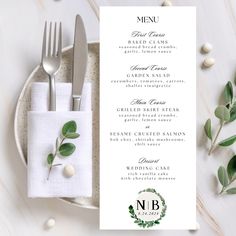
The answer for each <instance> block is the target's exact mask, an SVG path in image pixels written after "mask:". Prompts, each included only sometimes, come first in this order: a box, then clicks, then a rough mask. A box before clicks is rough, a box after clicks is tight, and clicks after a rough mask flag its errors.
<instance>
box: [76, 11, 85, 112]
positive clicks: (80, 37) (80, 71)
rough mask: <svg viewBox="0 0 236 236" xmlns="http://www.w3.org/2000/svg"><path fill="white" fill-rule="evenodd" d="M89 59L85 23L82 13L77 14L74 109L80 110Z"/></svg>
mask: <svg viewBox="0 0 236 236" xmlns="http://www.w3.org/2000/svg"><path fill="white" fill-rule="evenodd" d="M87 60H88V44H87V38H86V32H85V28H84V23H83V20H82V18H81V16H80V15H77V16H76V22H75V35H74V50H73V74H72V111H79V110H80V103H81V95H82V89H83V85H84V79H85V73H86V68H87Z"/></svg>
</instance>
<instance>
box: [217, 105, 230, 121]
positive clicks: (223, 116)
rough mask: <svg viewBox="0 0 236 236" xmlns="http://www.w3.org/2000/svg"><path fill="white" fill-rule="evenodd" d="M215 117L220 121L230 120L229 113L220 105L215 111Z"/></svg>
mask: <svg viewBox="0 0 236 236" xmlns="http://www.w3.org/2000/svg"><path fill="white" fill-rule="evenodd" d="M215 116H216V117H217V118H219V119H220V120H221V121H229V120H230V112H229V109H227V108H226V107H225V106H223V105H220V106H218V107H217V108H216V109H215Z"/></svg>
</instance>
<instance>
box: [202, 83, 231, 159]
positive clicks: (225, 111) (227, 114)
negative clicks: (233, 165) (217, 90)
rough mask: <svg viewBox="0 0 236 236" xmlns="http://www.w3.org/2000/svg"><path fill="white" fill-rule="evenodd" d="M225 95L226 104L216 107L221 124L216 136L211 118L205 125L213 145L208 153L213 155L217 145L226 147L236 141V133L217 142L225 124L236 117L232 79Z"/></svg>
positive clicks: (216, 113) (226, 87) (224, 92)
mask: <svg viewBox="0 0 236 236" xmlns="http://www.w3.org/2000/svg"><path fill="white" fill-rule="evenodd" d="M223 95H224V101H225V104H224V105H219V106H218V107H217V108H216V109H215V116H216V117H217V118H218V119H219V121H220V124H219V128H218V130H217V132H216V134H215V136H214V138H213V135H212V127H211V119H208V120H207V121H206V123H205V125H204V131H205V134H206V136H207V137H208V138H209V139H210V140H211V146H210V148H209V152H208V155H211V153H212V152H213V150H214V149H215V148H216V146H218V145H219V146H222V147H225V146H229V145H231V144H233V143H234V142H235V141H236V135H233V136H231V137H229V138H227V139H224V140H222V141H220V142H219V143H217V141H218V137H219V134H220V132H221V130H222V128H223V126H224V125H225V124H227V123H230V122H232V121H234V120H235V119H236V98H235V97H234V92H233V86H232V83H231V82H230V81H229V82H228V83H227V84H226V85H225V88H224V91H223Z"/></svg>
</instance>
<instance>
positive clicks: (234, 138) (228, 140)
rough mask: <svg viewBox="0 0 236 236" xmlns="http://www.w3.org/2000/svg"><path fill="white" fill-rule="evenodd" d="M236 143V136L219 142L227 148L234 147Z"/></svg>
mask: <svg viewBox="0 0 236 236" xmlns="http://www.w3.org/2000/svg"><path fill="white" fill-rule="evenodd" d="M235 142H236V135H233V136H231V137H229V138H227V139H224V140H223V141H221V142H219V145H220V146H222V147H227V146H230V145H232V144H233V143H235Z"/></svg>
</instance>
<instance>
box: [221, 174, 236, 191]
mask: <svg viewBox="0 0 236 236" xmlns="http://www.w3.org/2000/svg"><path fill="white" fill-rule="evenodd" d="M235 180H236V177H235V178H232V179H231V180H230V181H229V183H228V184H227V185H226V186H222V189H221V191H220V192H219V195H221V194H223V193H225V190H226V189H227V188H228V187H229V186H230V185H231V184H232V183H233V182H234V181H235Z"/></svg>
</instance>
